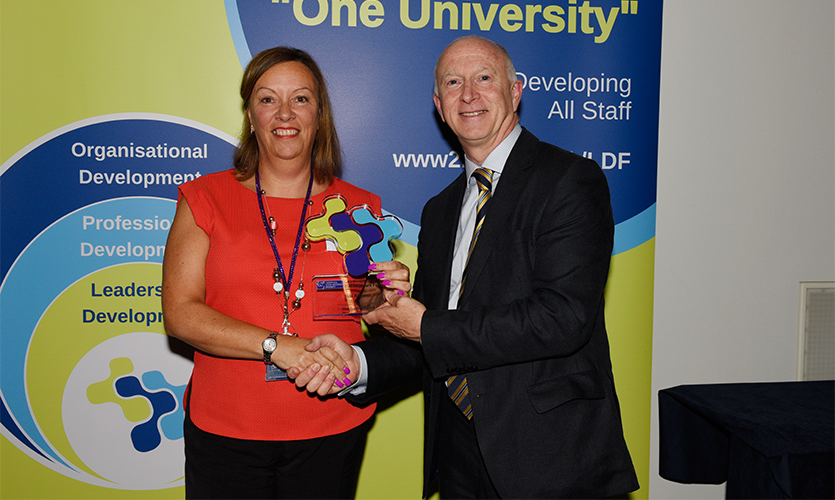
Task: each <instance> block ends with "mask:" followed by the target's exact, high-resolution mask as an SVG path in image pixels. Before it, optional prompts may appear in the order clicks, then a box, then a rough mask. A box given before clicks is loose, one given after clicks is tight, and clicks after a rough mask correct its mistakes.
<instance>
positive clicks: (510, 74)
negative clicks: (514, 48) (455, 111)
mask: <svg viewBox="0 0 835 500" xmlns="http://www.w3.org/2000/svg"><path fill="white" fill-rule="evenodd" d="M462 40H478V41H481V42H485V43H487V44H488V45H490V46H492V47H493V48H494V49H496V50H497V51H498V52H499V54H501V55H502V57H504V60H505V66H506V67H507V81H508V82H509V83H510V84H511V85H512V84H513V82H515V81H516V80H517V78H516V68H514V67H513V59H511V58H510V54H509V53H508V52H507V49H505V48H504V47H502V46H501V45H500V44H498V43H496V42H494V41H493V40H490V39H489V38H484V37H483V36H478V35H467V36H462V37H460V38H456V39H455V40H453V41H452V42H450V44H449V45H447V46H446V48H445V49H444V51H443V52H441V55H440V56H438V60H437V61H435V71H434V72H433V73H432V74H433V78H432V80H434V82H435V84H434V89H433V92H434V93H435V95H438V63H439V62H441V58H442V57H443V56H444V52H446V49H448V48H449V47H451V46H452V45H453V44H455V43H458V42H459V41H462Z"/></svg>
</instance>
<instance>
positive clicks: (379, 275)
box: [377, 272, 386, 280]
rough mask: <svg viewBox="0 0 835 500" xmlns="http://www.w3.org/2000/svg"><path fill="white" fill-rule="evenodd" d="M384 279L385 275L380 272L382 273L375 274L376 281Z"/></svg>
mask: <svg viewBox="0 0 835 500" xmlns="http://www.w3.org/2000/svg"><path fill="white" fill-rule="evenodd" d="M385 277H386V273H385V272H382V273H377V279H378V280H381V279H384V278H385Z"/></svg>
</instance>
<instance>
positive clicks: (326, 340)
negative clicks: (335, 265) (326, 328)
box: [273, 260, 426, 396]
mask: <svg viewBox="0 0 835 500" xmlns="http://www.w3.org/2000/svg"><path fill="white" fill-rule="evenodd" d="M369 271H372V272H376V273H378V274H377V278H378V279H379V280H380V283H381V284H382V286H383V287H384V288H383V295H384V298H385V302H383V303H382V304H381V305H380V306H379V307H377V308H376V309H374V310H373V311H371V312H369V313H366V314H365V315H364V316H363V319H364V320H365V322H366V323H368V324H369V325H375V324H378V325H380V326H382V327H383V328H385V329H386V330H388V331H389V332H391V333H392V334H394V335H396V336H398V337H401V338H404V339H408V340H414V341H420V322H421V318H422V316H423V312H424V311H425V310H426V308H425V307H424V306H423V304H421V303H420V302H418V301H416V300H414V299H412V298H410V297H408V295H407V294H408V292H409V291H410V290H411V288H412V286H411V284H410V283H409V268H408V267H406V266H405V265H404V264H402V263H400V262H398V261H394V260H393V261H388V262H380V263H375V264H371V266H370V267H369ZM283 340H285V341H286V349H284V348H283V349H282V351H281V353H280V354H279V349H276V352H275V353H274V354H273V363H274V364H276V365H277V366H278V367H279V368H282V369H284V370H285V371H286V372H287V376H288V377H289V378H290V379H292V380H293V381H294V382H295V384H296V387H299V388H300V389H306V390H307V391H308V392H309V393H311V394H318V395H319V396H328V395H332V394H336V393H338V392H340V391H342V390H343V389H345V388H346V387H349V386H351V385H352V384H354V383H355V382H356V381H357V379H358V378H359V376H360V369H361V366H360V355H359V354H357V351H356V350H355V349H354V348H353V347H351V345H350V344H348V343H346V342H345V341H344V340H342V339H340V338H339V337H337V336H336V335H333V334H331V333H326V334H321V335H316V336H315V337H313V338H312V339H305V338H299V337H285V338H284V339H283ZM276 354H278V356H276Z"/></svg>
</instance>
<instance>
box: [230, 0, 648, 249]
mask: <svg viewBox="0 0 835 500" xmlns="http://www.w3.org/2000/svg"><path fill="white" fill-rule="evenodd" d="M639 4H640V5H639ZM226 10H227V17H228V20H229V23H230V31H231V33H232V36H233V38H234V40H235V45H236V49H237V52H238V54H239V57H241V64H242V65H245V64H246V63H247V62H248V59H249V58H250V57H251V55H252V54H255V53H257V52H259V51H261V50H264V49H266V48H270V47H273V46H276V45H289V46H295V47H298V48H301V49H304V50H306V51H308V52H310V53H311V55H313V57H314V58H315V59H316V60H317V62H318V63H319V64H320V66H321V67H322V70H323V72H324V73H325V76H326V78H327V80H328V84H329V88H330V90H331V93H332V100H333V102H334V106H335V111H336V117H337V126H338V130H339V133H340V138H341V139H342V143H343V149H344V152H345V158H346V160H347V161H346V163H347V167H346V169H345V170H346V171H345V173H344V176H343V177H344V178H345V179H346V180H348V181H349V182H352V183H354V184H357V185H359V186H361V187H364V188H366V189H369V190H372V191H374V192H376V193H379V194H380V195H381V196H382V198H383V205H384V206H385V207H386V209H387V210H389V211H390V212H392V213H394V214H396V215H397V216H398V217H400V218H401V219H405V220H407V221H411V222H413V223H419V221H420V211H421V209H422V207H423V205H424V203H425V202H426V200H428V199H429V198H430V197H431V196H433V195H434V194H436V193H438V192H439V191H440V190H441V189H442V188H443V187H444V186H446V185H447V184H448V183H449V182H451V181H452V180H453V179H454V178H455V176H457V175H459V174H460V173H461V172H462V165H463V158H462V157H461V153H459V152H458V149H459V148H458V145H457V142H456V140H455V138H454V136H452V134H451V133H450V132H449V129H448V128H447V127H446V126H445V125H443V123H441V122H440V120H439V118H438V116H437V113H436V112H435V108H434V105H433V103H432V99H431V95H432V88H433V77H432V72H433V68H434V64H435V61H436V59H437V57H438V56H439V55H440V53H441V51H442V50H443V48H444V47H445V46H446V45H447V44H448V43H449V42H450V41H452V40H454V39H455V38H458V37H460V36H464V35H470V34H476V35H481V36H485V37H487V38H490V39H492V40H494V41H496V42H498V43H500V44H502V45H504V46H505V48H507V49H508V51H509V53H510V55H511V57H512V58H513V60H514V64H515V66H516V72H517V76H518V78H519V79H520V80H522V82H523V84H524V91H523V95H522V104H521V108H520V116H521V123H522V125H523V126H525V127H526V128H528V129H529V130H531V131H532V132H533V133H534V134H536V135H537V136H538V137H539V138H540V139H542V140H544V141H547V142H551V143H553V144H555V145H557V146H560V147H562V148H564V149H568V150H571V151H574V152H576V153H578V154H581V155H584V156H587V157H590V158H592V159H594V160H595V161H597V162H598V164H600V166H601V167H602V168H603V169H604V171H605V173H606V175H607V178H608V180H609V184H610V187H611V191H612V204H613V208H614V214H615V222H616V223H617V224H618V225H619V231H618V237H619V238H621V241H620V244H617V243H616V245H617V247H618V248H619V250H620V251H625V250H628V249H629V248H632V247H634V246H635V245H637V244H640V243H643V242H645V241H647V240H648V239H649V238H651V237H653V236H654V217H652V220H651V221H649V218H650V216H651V215H654V211H652V210H650V208H651V207H652V206H653V205H654V203H655V194H656V171H657V137H658V91H659V79H660V51H661V43H660V41H661V4H660V2H650V1H648V0H641V1H640V2H638V1H612V0H586V1H583V2H579V1H577V0H559V1H553V0H552V1H551V2H549V3H547V4H545V3H529V4H520V3H511V2H493V3H489V4H488V3H479V2H462V1H452V2H437V1H434V2H430V1H429V0H401V1H399V2H381V1H379V0H364V1H361V0H352V1H339V2H337V1H335V0H306V1H305V0H274V1H272V2H266V1H264V2H250V1H243V0H241V1H235V0H226ZM635 217H640V220H641V222H640V223H636V224H633V225H630V226H620V224H621V223H623V222H625V221H628V220H630V219H633V218H635ZM650 222H651V223H650ZM650 226H652V228H653V229H652V231H650V232H648V233H647V232H646V228H648V227H650ZM631 227H639V228H641V233H640V234H631V233H632V230H631V229H630V228H631Z"/></svg>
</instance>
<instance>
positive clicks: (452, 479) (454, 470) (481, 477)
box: [438, 398, 501, 499]
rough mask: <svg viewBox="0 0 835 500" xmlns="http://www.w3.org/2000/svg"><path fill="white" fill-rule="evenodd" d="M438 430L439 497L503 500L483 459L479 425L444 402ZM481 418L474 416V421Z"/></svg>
mask: <svg viewBox="0 0 835 500" xmlns="http://www.w3.org/2000/svg"><path fill="white" fill-rule="evenodd" d="M443 399H444V401H442V402H441V409H440V424H439V428H438V493H439V495H440V497H441V498H443V499H453V498H501V497H500V496H499V493H498V492H497V491H496V488H495V487H494V486H493V482H492V481H491V480H490V475H489V474H488V473H487V467H486V466H485V465H484V459H483V458H482V457H481V450H480V449H479V447H478V441H477V440H476V433H475V425H474V424H473V421H472V420H467V417H465V416H464V414H463V413H461V410H459V409H458V407H457V406H455V403H453V402H452V400H451V399H450V398H443ZM477 418H478V415H473V420H475V419H477Z"/></svg>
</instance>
